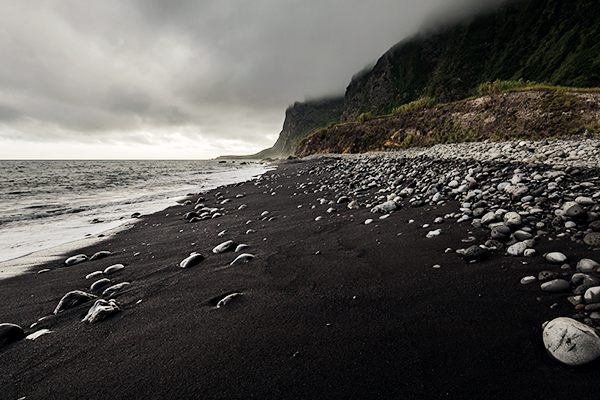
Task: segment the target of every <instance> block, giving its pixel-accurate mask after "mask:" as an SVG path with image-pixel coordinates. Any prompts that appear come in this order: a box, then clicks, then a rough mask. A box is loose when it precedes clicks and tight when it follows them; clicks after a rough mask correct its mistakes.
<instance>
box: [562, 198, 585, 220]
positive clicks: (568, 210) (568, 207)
mask: <svg viewBox="0 0 600 400" xmlns="http://www.w3.org/2000/svg"><path fill="white" fill-rule="evenodd" d="M563 211H564V212H565V214H566V215H568V216H569V217H577V216H579V215H581V213H583V210H582V209H581V206H580V205H579V204H577V203H576V202H574V201H569V202H567V203H565V205H564V206H563Z"/></svg>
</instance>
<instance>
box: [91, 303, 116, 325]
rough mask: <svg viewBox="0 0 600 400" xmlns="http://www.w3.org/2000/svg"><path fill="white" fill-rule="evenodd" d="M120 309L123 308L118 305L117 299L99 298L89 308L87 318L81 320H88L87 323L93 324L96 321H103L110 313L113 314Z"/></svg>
mask: <svg viewBox="0 0 600 400" xmlns="http://www.w3.org/2000/svg"><path fill="white" fill-rule="evenodd" d="M119 310H121V309H120V308H119V306H118V305H117V302H116V301H114V300H109V301H106V300H102V299H98V300H96V302H95V303H94V305H93V306H92V308H90V309H89V311H88V313H87V314H86V316H85V318H83V320H82V321H81V322H87V323H90V324H93V323H94V322H98V321H102V320H103V319H105V318H106V317H108V316H109V315H112V314H114V313H115V312H117V311H119Z"/></svg>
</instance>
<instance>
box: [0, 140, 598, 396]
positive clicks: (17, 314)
mask: <svg viewBox="0 0 600 400" xmlns="http://www.w3.org/2000/svg"><path fill="white" fill-rule="evenodd" d="M522 147H523V146H522ZM516 149H517V150H518V146H517V147H516ZM527 152H528V153H530V151H527ZM494 165H497V166H498V168H497V169H493V168H495V167H494ZM480 167H481V168H482V169H481V170H480V172H473V173H470V172H469V169H472V170H473V171H475V170H477V169H478V168H480ZM490 167H492V169H490V170H489V171H488V170H486V168H490ZM582 168H583V167H582ZM516 169H520V170H521V171H523V172H522V175H523V176H522V177H521V178H522V179H523V181H522V182H519V183H523V184H524V185H525V186H529V187H528V189H529V190H530V191H532V192H533V191H534V189H535V187H534V186H535V185H536V184H537V183H536V182H541V183H543V184H544V185H546V183H545V181H536V180H535V179H534V178H533V176H532V174H533V172H535V171H534V170H536V171H537V170H539V174H540V175H541V176H542V175H543V173H544V172H545V171H552V168H549V167H548V166H544V165H537V166H536V165H531V164H519V163H512V162H511V161H510V160H507V161H502V162H497V161H490V162H486V161H474V160H468V159H467V160H453V159H446V160H441V159H434V158H427V157H424V156H423V155H416V156H415V157H410V158H409V157H403V156H402V155H400V154H396V155H391V154H386V153H382V154H374V155H358V156H352V157H344V156H331V157H328V156H321V157H312V158H310V159H301V160H288V161H283V162H281V163H279V164H278V168H277V169H276V170H272V171H268V172H266V173H265V174H263V175H262V176H260V177H259V178H257V179H253V180H250V181H247V182H243V183H238V184H233V185H226V186H222V187H219V188H217V189H213V190H210V191H208V192H206V193H204V194H202V195H201V196H202V197H204V198H205V201H204V202H203V203H204V204H205V205H206V207H207V208H218V209H219V211H215V212H213V213H211V215H214V214H215V213H216V212H218V213H220V214H222V216H221V217H216V218H210V219H206V220H200V221H198V222H189V221H186V220H185V219H184V215H185V214H186V213H188V212H193V211H194V206H193V205H187V206H173V207H169V208H167V209H166V210H163V211H161V212H157V213H155V214H152V215H148V216H143V217H142V218H141V219H139V220H137V221H136V222H135V223H134V224H133V225H132V226H131V227H130V229H127V230H125V231H123V232H120V233H118V234H114V235H111V236H110V237H107V238H106V240H103V241H102V242H99V243H93V244H92V245H91V246H89V247H86V248H82V249H80V250H77V251H73V252H72V253H69V254H68V255H69V256H70V255H75V254H78V253H79V252H83V253H85V254H87V255H88V256H90V255H91V254H93V253H95V252H98V251H101V250H109V251H111V252H112V253H113V254H112V255H111V256H109V257H107V258H105V259H101V260H96V261H86V262H83V263H81V264H76V265H73V266H71V267H63V266H59V264H62V262H64V259H63V260H60V263H59V262H51V263H49V264H46V265H39V266H38V268H39V269H41V268H49V269H50V270H51V271H49V272H47V273H44V274H39V275H38V274H35V273H32V274H27V275H21V276H17V277H14V278H9V279H5V280H3V281H2V285H3V290H2V291H0V303H1V304H4V305H5V306H4V307H3V310H2V311H3V318H4V320H3V321H0V322H10V323H16V324H18V325H20V326H22V327H23V328H25V331H26V332H25V333H26V334H30V333H33V332H35V331H37V330H39V329H42V328H45V329H49V330H51V331H52V333H49V334H46V335H43V336H40V337H39V338H37V339H35V340H21V341H18V342H15V343H12V344H10V345H8V346H5V347H3V348H0V354H1V355H2V358H3V360H4V363H5V365H6V366H7V368H6V370H7V372H6V373H5V374H4V376H2V377H0V382H1V383H0V385H1V386H2V387H5V388H7V393H6V394H7V396H9V398H20V397H22V396H26V397H27V398H38V397H46V398H60V397H63V398H64V397H85V398H106V397H109V396H110V397H113V398H131V397H134V398H140V397H145V398H168V397H170V398H173V397H188V398H189V397H198V396H201V397H203V398H207V399H217V398H228V399H237V398H239V399H241V398H248V397H252V396H256V397H262V398H269V399H270V398H273V399H274V398H341V397H345V398H348V399H359V398H360V399H364V398H407V399H434V398H439V397H442V396H444V397H447V398H481V397H484V396H485V397H488V398H493V399H509V398H511V399H512V398H514V396H515V394H516V393H518V394H519V396H521V397H528V398H558V397H564V396H565V395H568V396H579V397H582V396H583V397H585V396H586V394H588V395H589V393H591V392H593V391H594V390H597V389H598V388H600V384H598V383H597V377H598V374H599V373H600V365H599V363H598V362H593V363H591V364H589V365H587V366H584V367H581V368H569V367H565V366H563V365H561V364H559V363H557V362H555V361H553V360H551V359H550V357H549V356H548V354H547V353H546V350H545V348H544V346H543V343H542V327H541V324H542V323H543V322H544V321H547V320H551V319H553V318H556V317H561V316H569V315H571V314H572V313H574V308H573V305H571V304H570V303H569V302H568V301H567V299H566V298H567V296H569V294H568V293H559V294H554V293H547V292H544V291H541V290H540V285H539V282H538V283H530V284H526V285H523V284H521V283H520V280H521V278H523V277H524V276H529V275H535V276H537V275H538V273H539V272H540V271H542V270H550V271H552V272H555V273H557V274H567V275H569V276H570V275H572V274H573V273H574V272H575V264H576V263H577V261H578V260H580V259H582V258H592V259H596V260H598V259H599V258H600V253H599V252H598V251H594V246H590V245H588V244H586V243H584V242H583V238H580V237H577V236H578V235H577V233H576V232H574V231H567V230H565V229H564V228H560V229H559V230H554V228H553V226H552V230H550V229H548V228H549V226H545V228H546V231H547V233H546V234H540V233H538V232H535V230H538V231H542V230H544V229H543V228H536V226H535V223H536V221H538V220H539V221H543V220H544V219H541V218H538V217H536V215H537V214H536V212H534V211H532V212H531V213H529V212H528V213H527V214H523V215H522V217H523V221H524V222H523V227H524V228H526V227H533V229H531V230H532V231H534V232H532V233H534V234H536V236H539V237H538V238H537V239H536V243H535V244H534V249H535V251H536V252H537V254H536V255H535V256H533V257H522V256H521V257H512V256H506V255H505V252H506V247H504V248H503V249H502V250H490V254H489V257H488V258H486V259H482V260H476V262H469V261H465V259H464V257H463V256H461V255H460V254H459V252H458V250H460V249H465V248H468V247H470V246H472V245H478V244H484V243H486V241H488V240H489V235H490V232H489V229H487V228H486V227H485V226H484V227H478V226H477V225H476V224H475V225H474V224H473V221H474V220H475V219H477V218H476V217H473V216H471V218H470V219H464V220H462V221H461V219H462V218H463V216H464V214H466V213H467V211H466V210H470V211H469V212H470V213H471V214H473V212H474V211H475V208H476V207H473V206H470V207H465V203H466V202H470V203H472V204H476V202H475V201H473V200H477V199H473V200H471V201H469V200H466V201H465V200H464V198H465V196H467V195H468V191H465V192H461V191H459V190H458V189H459V188H460V187H461V186H460V185H461V182H460V179H457V180H458V181H459V182H457V183H458V184H459V185H458V186H454V184H453V183H452V179H450V178H454V177H456V178H461V179H462V178H465V177H467V176H471V177H473V178H474V179H475V180H476V181H477V182H478V183H479V185H481V186H480V188H481V189H483V187H484V186H485V185H487V183H486V182H488V181H489V180H490V179H491V177H492V176H493V174H497V179H498V181H497V182H495V183H494V186H496V184H498V183H501V182H503V181H504V179H505V177H507V176H509V175H510V177H512V176H513V173H514V170H516ZM411 171H414V173H413V174H412V175H411ZM454 172H457V173H458V174H457V175H454ZM563 172H564V171H563ZM486 173H487V174H488V175H484V174H486ZM477 174H482V175H480V176H478V175H477ZM516 174H519V173H518V172H517V173H516ZM561 176H562V180H561V181H560V182H558V184H559V185H560V186H559V187H558V189H556V192H557V193H558V192H559V191H560V193H562V192H564V193H567V194H568V193H569V192H574V191H577V189H570V188H571V187H573V186H575V184H574V183H576V184H578V185H579V186H580V187H581V190H588V189H587V188H585V187H582V186H581V185H580V183H581V182H585V181H586V180H587V178H593V177H594V176H597V170H590V171H588V170H585V169H582V171H581V172H580V174H579V175H577V174H575V175H569V174H566V175H561ZM442 177H445V178H444V179H445V180H444V182H443V183H442V184H441V186H440V188H439V189H440V193H442V196H443V197H442V200H440V201H438V202H432V201H431V198H432V196H433V193H432V192H430V191H429V189H431V188H432V187H431V185H434V184H437V182H438V180H440V179H442ZM510 177H509V178H508V180H510ZM530 178H531V179H530ZM529 179H530V180H529ZM544 179H546V178H544ZM466 181H467V182H469V180H468V179H466ZM593 182H595V181H593ZM541 183H540V184H541ZM350 184H351V185H350ZM594 185H595V184H594ZM472 186H473V188H467V190H478V189H474V187H475V185H472ZM515 186H516V184H515ZM411 188H412V189H414V190H413V191H410V190H408V189H411ZM564 188H566V189H564ZM403 190H405V192H404V194H401V193H403V192H402V191H403ZM455 190H456V192H454V193H453V192H452V191H455ZM461 190H462V189H461ZM593 190H595V189H592V191H593ZM409 192H410V193H409ZM219 193H220V194H219ZM552 193H553V192H552ZM552 193H550V195H552ZM392 194H397V195H399V196H398V197H400V199H398V200H397V201H398V203H397V204H399V205H401V207H400V208H399V209H396V210H395V211H393V212H391V213H372V212H371V209H372V208H373V207H375V206H380V205H382V204H383V203H385V202H386V201H389V200H388V196H391V195H392ZM343 196H347V197H348V199H347V200H348V201H346V200H340V199H341V198H342V197H343ZM502 197H506V199H504V200H502ZM351 201H356V202H357V203H358V205H359V208H349V207H348V205H349V204H351ZM480 201H481V200H480ZM486 201H487V203H488V204H487V205H486V206H482V207H483V208H485V209H486V210H487V209H493V210H497V209H498V208H502V207H504V208H506V209H507V211H511V210H513V209H518V210H523V211H524V212H525V211H526V210H527V208H526V207H524V206H523V204H522V202H519V201H517V202H515V201H514V200H512V199H511V198H510V196H508V197H507V195H505V194H504V193H499V192H498V193H494V195H493V196H491V197H490V198H488V199H487V200H486ZM552 201H556V200H551V202H552ZM243 204H244V205H246V207H242V208H240V206H242V205H243ZM496 204H498V207H496V208H494V207H495V205H496ZM532 204H533V203H532ZM509 205H512V206H511V208H510V209H509ZM539 207H542V208H544V209H545V208H546V207H547V204H546V203H541V204H540V205H539ZM530 208H531V206H530ZM592 208H593V207H591V206H590V207H587V208H586V209H587V210H588V211H589V210H591V209H592ZM330 209H333V210H331V211H329V210H330ZM462 209H465V211H461V210H462ZM549 209H552V208H551V207H550V208H549ZM328 211H329V212H328ZM265 212H268V213H265ZM589 212H592V211H589ZM382 217H383V218H382ZM530 217H531V219H528V218H530ZM438 218H441V223H436V222H434V221H436V220H437V219H438ZM367 220H372V222H371V223H369V224H365V221H367ZM411 221H412V222H411ZM532 223H533V224H534V225H531V224H532ZM587 224H588V223H587V222H586V223H585V226H584V225H581V226H582V227H587ZM437 229H439V230H440V233H439V234H438V235H432V236H430V237H427V236H428V234H429V233H430V232H431V231H433V230H437ZM577 229H582V228H579V227H578V228H577ZM249 230H250V231H249ZM563 233H564V234H563ZM226 240H233V241H235V242H236V243H237V244H246V245H248V246H249V247H247V248H246V249H244V250H243V251H240V252H238V253H235V252H225V253H219V254H217V253H213V252H212V249H213V248H214V247H215V246H217V245H219V244H220V243H223V242H225V241H226ZM448 249H451V250H450V251H448ZM551 251H562V252H564V254H565V255H567V257H568V263H569V264H570V269H569V270H566V269H561V266H560V265H552V264H549V263H547V262H545V261H544V259H543V254H544V253H546V252H551ZM192 252H199V253H200V254H202V255H203V256H204V257H205V259H204V260H203V261H202V262H201V263H199V264H198V265H196V266H193V267H190V268H186V269H182V268H180V267H179V263H180V262H181V261H182V260H183V259H184V258H186V257H188V256H189V255H190V253H192ZM241 253H249V254H252V255H254V259H252V260H251V261H249V262H247V263H241V264H234V265H230V263H232V261H233V260H234V259H235V258H236V257H237V256H238V255H240V254H241ZM117 263H122V264H123V265H124V266H125V268H124V269H123V270H122V271H120V272H118V273H116V274H114V275H109V276H107V278H109V279H111V281H112V282H111V283H113V284H114V283H121V282H130V283H131V285H130V286H128V287H127V288H126V289H124V290H123V291H121V292H118V293H117V294H115V295H114V296H113V298H114V299H115V300H116V301H117V302H118V304H119V307H120V308H121V311H120V312H118V313H116V314H115V315H114V316H111V317H110V318H108V319H106V320H104V321H101V322H98V323H96V324H84V323H82V322H80V321H81V319H82V318H83V316H85V314H86V313H87V310H88V309H89V306H90V305H91V304H89V303H88V304H84V305H80V306H78V307H75V308H72V309H70V310H66V311H64V312H61V313H59V314H58V315H53V314H52V310H54V308H55V307H56V305H57V304H58V301H59V300H60V298H61V297H62V296H63V295H64V294H65V293H67V292H69V291H71V290H84V291H89V286H90V285H91V284H92V283H93V282H91V281H90V280H86V279H85V276H86V275H87V274H89V273H91V272H93V271H97V270H103V269H105V268H106V267H107V266H109V265H113V264H117ZM34 270H35V268H34ZM92 293H95V294H100V292H94V291H92ZM231 294H238V295H237V296H235V297H232V298H230V299H231V301H229V302H228V303H226V304H223V305H222V306H220V307H218V308H217V305H218V304H220V303H219V302H220V301H221V300H223V299H224V298H226V297H227V296H228V295H231ZM40 318H43V319H42V320H39V319H40ZM33 323H37V325H35V326H34V327H33V328H29V327H30V325H31V324H33ZM66 343H68V346H66V345H65V344H66ZM40 377H43V379H40ZM115 382H118V384H115ZM574 382H576V383H574Z"/></svg>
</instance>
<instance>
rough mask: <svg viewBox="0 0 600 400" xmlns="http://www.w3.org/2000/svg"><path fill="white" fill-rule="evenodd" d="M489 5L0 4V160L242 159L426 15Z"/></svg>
mask: <svg viewBox="0 0 600 400" xmlns="http://www.w3.org/2000/svg"><path fill="white" fill-rule="evenodd" d="M497 1H498V0H369V1H365V0H137V1H135V0H129V1H125V0H118V1H117V0H114V1H113V0H102V1H98V0H94V1H88V0H0V159H66V158H72V159H73V158H74V159H88V158H101V159H110V158H125V159H148V158H150V159H152V158H158V159H198V158H212V157H216V156H218V155H222V154H250V153H254V152H257V151H259V150H262V149H264V148H267V147H270V146H272V145H273V143H274V142H275V140H276V139H277V136H278V134H279V131H280V130H281V127H282V124H283V118H284V114H285V109H286V108H287V107H288V106H289V105H290V104H292V103H293V102H294V101H303V100H305V99H307V98H309V99H310V98H315V97H321V96H327V95H332V94H342V93H343V92H344V90H345V87H346V85H347V84H348V83H349V82H350V79H351V77H352V75H354V74H355V73H357V72H358V71H360V70H361V69H363V68H364V67H365V66H366V65H368V64H372V63H374V62H375V61H376V60H377V58H378V57H379V56H381V55H382V54H383V53H384V52H385V51H386V50H388V49H389V48H390V47H391V46H393V45H394V44H395V43H397V42H398V41H400V40H402V39H403V38H405V37H407V36H409V35H411V34H414V33H415V32H417V31H418V29H419V28H420V27H421V26H422V25H423V23H424V21H425V19H426V18H427V17H428V16H431V15H438V16H440V15H443V16H448V15H454V14H456V13H464V12H467V11H470V10H473V9H474V7H473V4H478V5H481V4H484V3H485V4H487V3H490V2H497Z"/></svg>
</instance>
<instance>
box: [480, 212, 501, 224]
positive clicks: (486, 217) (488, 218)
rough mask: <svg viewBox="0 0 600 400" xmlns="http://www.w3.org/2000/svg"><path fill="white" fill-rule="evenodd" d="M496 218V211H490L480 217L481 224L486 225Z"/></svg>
mask: <svg viewBox="0 0 600 400" xmlns="http://www.w3.org/2000/svg"><path fill="white" fill-rule="evenodd" d="M497 220H498V217H497V216H496V213H494V212H493V211H490V212H488V213H487V214H485V215H484V216H483V217H481V225H487V224H489V223H492V222H496V221H497Z"/></svg>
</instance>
